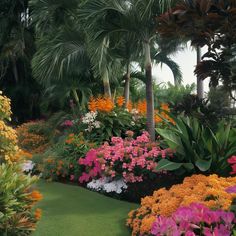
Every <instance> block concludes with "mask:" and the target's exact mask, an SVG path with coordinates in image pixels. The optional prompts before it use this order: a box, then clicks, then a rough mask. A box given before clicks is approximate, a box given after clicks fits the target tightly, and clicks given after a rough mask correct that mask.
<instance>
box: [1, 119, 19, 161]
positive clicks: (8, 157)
mask: <svg viewBox="0 0 236 236" xmlns="http://www.w3.org/2000/svg"><path fill="white" fill-rule="evenodd" d="M18 151H19V148H18V146H17V135H16V132H15V130H14V129H12V128H11V127H10V126H7V125H6V124H5V122H4V121H2V120H0V162H1V161H7V162H15V161H18V158H17V156H16V154H17V152H18Z"/></svg>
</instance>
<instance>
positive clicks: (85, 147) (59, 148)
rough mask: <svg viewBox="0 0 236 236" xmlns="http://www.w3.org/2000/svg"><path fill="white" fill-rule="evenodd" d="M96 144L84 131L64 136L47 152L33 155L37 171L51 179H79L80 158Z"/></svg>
mask: <svg viewBox="0 0 236 236" xmlns="http://www.w3.org/2000/svg"><path fill="white" fill-rule="evenodd" d="M95 146H96V144H95V143H89V141H86V140H85V139H84V137H83V135H82V133H81V134H79V135H76V134H73V133H71V134H69V135H66V136H62V137H61V138H60V140H59V141H58V143H57V144H55V145H53V146H52V147H51V148H49V149H48V150H47V151H46V152H45V153H43V154H39V155H35V156H34V157H33V161H34V162H35V163H36V172H37V171H39V172H41V173H42V177H43V178H45V179H50V180H60V179H61V180H62V179H63V180H71V181H73V180H74V179H78V178H79V176H80V174H81V171H82V170H81V167H80V166H79V165H78V160H79V158H81V157H85V155H86V153H87V152H88V151H89V149H90V148H92V147H95ZM72 176H73V178H72Z"/></svg>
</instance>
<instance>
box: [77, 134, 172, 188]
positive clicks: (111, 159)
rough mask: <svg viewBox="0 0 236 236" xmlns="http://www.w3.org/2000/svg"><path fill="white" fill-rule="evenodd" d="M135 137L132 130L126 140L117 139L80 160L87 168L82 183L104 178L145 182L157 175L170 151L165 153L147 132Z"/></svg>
mask: <svg viewBox="0 0 236 236" xmlns="http://www.w3.org/2000/svg"><path fill="white" fill-rule="evenodd" d="M132 134H133V132H130V131H128V132H127V135H128V136H129V137H127V138H126V139H122V138H120V137H113V138H112V140H111V145H109V144H108V143H104V144H103V145H102V146H101V147H99V148H98V149H92V150H90V151H89V152H88V153H87V155H86V157H85V158H80V160H79V164H80V165H84V166H85V167H86V168H85V169H86V171H85V172H83V174H82V176H81V177H80V179H79V180H80V182H88V181H89V180H90V179H96V178H100V177H101V176H102V177H110V178H112V179H124V182H125V183H134V182H142V181H143V180H144V178H145V176H149V175H151V174H153V173H155V167H156V166H157V162H158V159H160V158H165V157H166V155H167V154H170V155H171V152H170V150H162V149H161V148H160V147H159V146H158V145H157V143H152V142H151V141H150V138H149V135H148V133H147V132H143V134H142V135H141V136H138V137H137V138H136V139H133V138H132Z"/></svg>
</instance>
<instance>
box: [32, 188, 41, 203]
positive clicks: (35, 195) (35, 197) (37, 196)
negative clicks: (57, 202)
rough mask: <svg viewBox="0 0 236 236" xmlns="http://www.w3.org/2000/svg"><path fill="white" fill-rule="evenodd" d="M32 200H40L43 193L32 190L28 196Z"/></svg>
mask: <svg viewBox="0 0 236 236" xmlns="http://www.w3.org/2000/svg"><path fill="white" fill-rule="evenodd" d="M29 197H30V198H31V199H32V200H33V201H40V200H42V199H43V195H42V194H41V193H40V192H39V191H36V190H34V191H33V192H32V193H31V194H30V196H29Z"/></svg>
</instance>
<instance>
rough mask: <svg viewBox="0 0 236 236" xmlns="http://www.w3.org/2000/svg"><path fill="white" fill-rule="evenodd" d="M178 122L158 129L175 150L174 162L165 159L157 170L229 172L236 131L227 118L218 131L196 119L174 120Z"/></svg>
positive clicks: (235, 150)
mask: <svg viewBox="0 0 236 236" xmlns="http://www.w3.org/2000/svg"><path fill="white" fill-rule="evenodd" d="M175 122H176V125H173V126H171V127H170V128H167V129H157V132H158V133H159V134H160V135H161V136H162V137H163V138H164V143H165V144H166V145H168V146H169V147H170V148H171V149H173V150H175V151H176V152H175V158H173V160H174V161H169V160H162V161H161V162H160V163H159V166H158V170H163V169H165V170H171V171H176V172H177V173H179V174H183V173H185V172H188V173H200V172H204V173H206V174H209V173H217V174H220V175H227V174H228V173H229V172H230V166H229V164H228V163H227V159H228V158H229V157H231V156H232V155H233V154H235V153H236V130H235V129H234V128H232V127H231V124H230V123H228V124H226V123H225V121H224V120H223V121H221V122H219V123H218V125H217V128H216V131H214V132H213V131H212V130H211V129H210V128H209V127H206V126H203V125H202V124H201V123H200V122H199V121H198V120H197V119H195V118H183V117H180V118H178V119H175Z"/></svg>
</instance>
